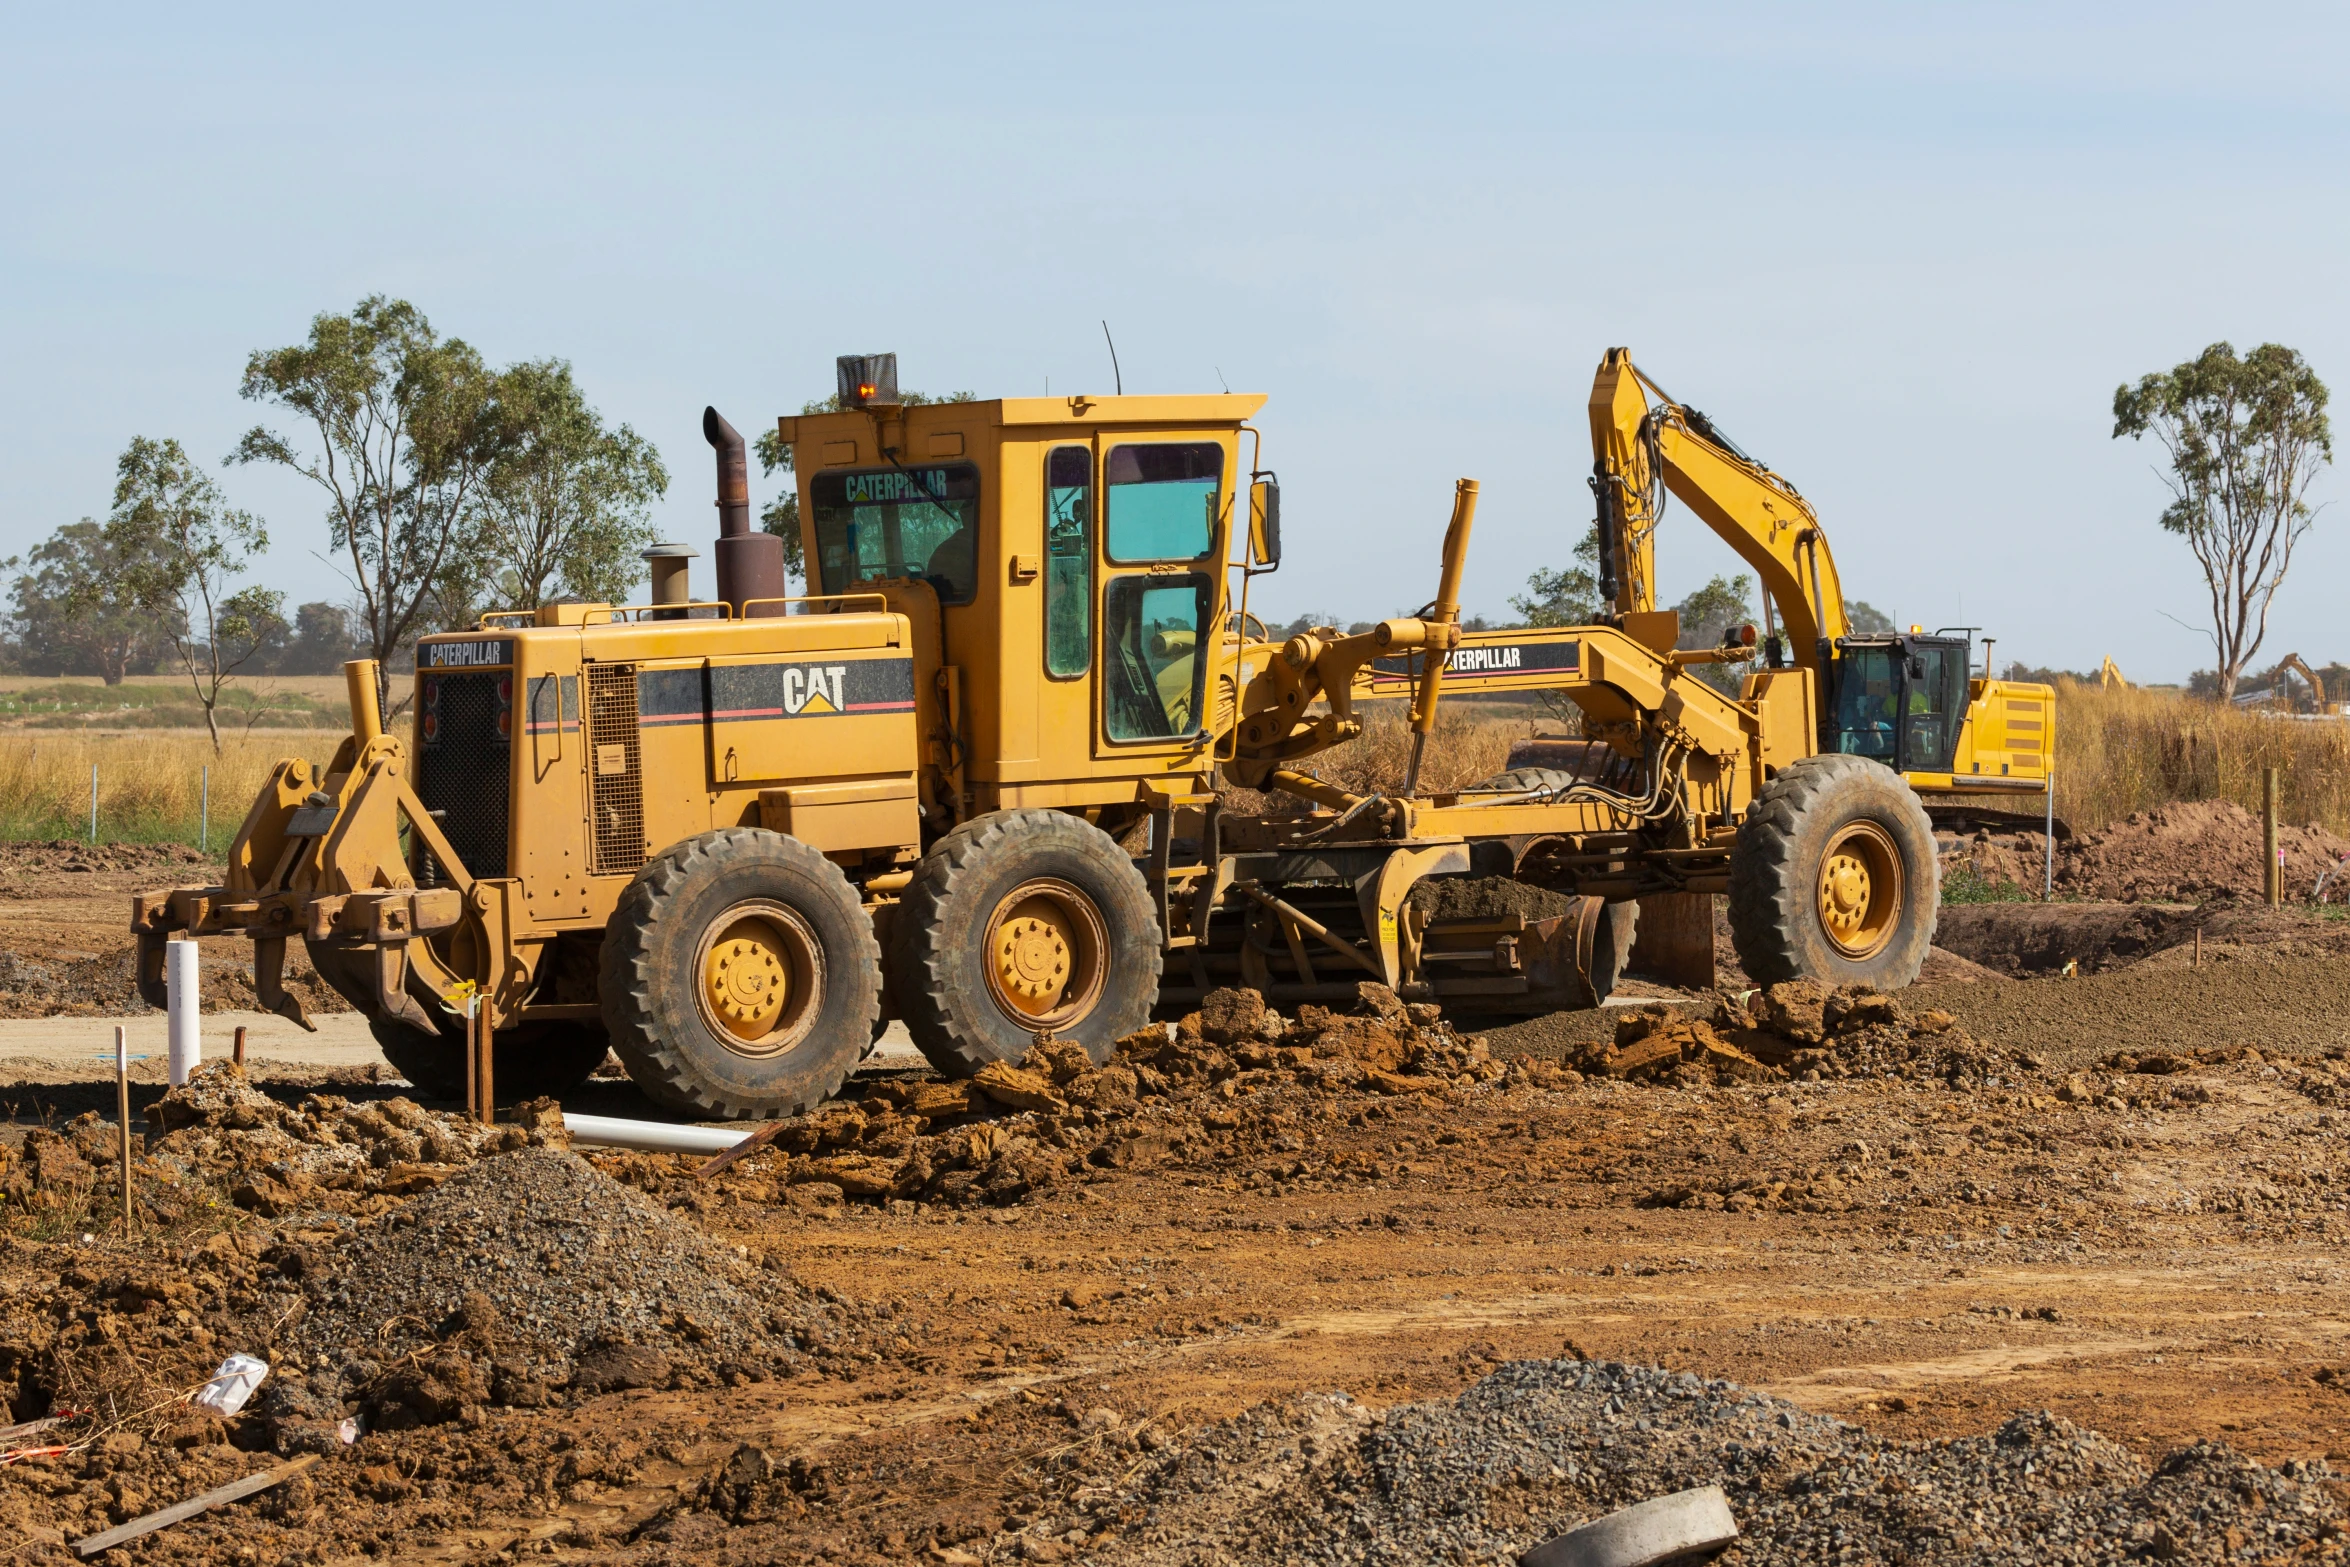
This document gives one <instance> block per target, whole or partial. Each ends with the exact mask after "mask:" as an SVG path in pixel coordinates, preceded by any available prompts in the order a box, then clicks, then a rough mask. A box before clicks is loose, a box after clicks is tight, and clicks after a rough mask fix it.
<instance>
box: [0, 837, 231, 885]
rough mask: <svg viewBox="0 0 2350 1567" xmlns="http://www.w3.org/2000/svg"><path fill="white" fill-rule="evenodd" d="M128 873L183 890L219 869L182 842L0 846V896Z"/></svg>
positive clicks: (17, 843)
mask: <svg viewBox="0 0 2350 1567" xmlns="http://www.w3.org/2000/svg"><path fill="white" fill-rule="evenodd" d="M131 872H136V873H138V874H140V875H144V876H152V877H155V878H157V881H156V885H158V886H175V887H187V886H194V885H196V884H197V883H199V882H208V881H216V880H218V879H219V872H220V864H219V862H218V861H216V860H214V859H213V858H212V857H211V856H210V855H205V854H198V853H197V852H196V851H195V850H194V849H192V848H190V847H188V846H187V845H186V844H184V843H85V842H82V841H80V840H78V839H74V838H52V839H49V840H48V841H46V842H41V841H36V840H31V839H23V840H18V841H15V842H0V897H10V896H22V895H23V894H22V893H20V892H18V891H17V890H16V888H17V887H18V886H19V885H20V884H22V883H24V882H27V881H30V880H34V879H37V878H40V877H46V876H78V875H89V874H93V873H95V874H98V875H108V876H112V875H121V874H125V873H131Z"/></svg>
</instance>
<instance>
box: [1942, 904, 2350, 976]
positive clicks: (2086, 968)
mask: <svg viewBox="0 0 2350 1567" xmlns="http://www.w3.org/2000/svg"><path fill="white" fill-rule="evenodd" d="M2198 937H2200V942H2198ZM1935 939H1936V940H1937V941H1939V942H1940V943H1942V944H1943V945H1944V946H1947V947H1949V948H1950V949H1951V950H1952V951H1954V952H1959V953H1963V954H1965V955H1966V957H1967V958H1969V959H1971V960H1973V961H1974V962H1976V963H1979V964H1981V965H1983V966H1985V967H1986V968H1989V969H1991V970H1995V971H1996V972H1997V973H1999V974H2002V975H2005V976H2007V977H2009V978H2022V977H2025V976H2029V975H2035V974H2061V973H2063V972H2065V971H2066V969H2067V968H2068V966H2069V967H2070V968H2071V969H2072V971H2074V972H2076V973H2082V974H2097V973H2104V972H2107V971H2109V970H2113V969H2119V968H2127V967H2129V966H2131V965H2133V964H2137V963H2158V964H2170V963H2186V964H2192V963H2194V962H2196V961H2197V957H2198V948H2200V960H2201V961H2202V962H2204V963H2206V964H2219V963H2236V962H2244V961H2265V962H2274V961H2280V960H2285V959H2292V958H2316V957H2341V956H2350V920H2344V919H2341V918H2339V917H2335V916H2328V915H2324V914H2318V913H2314V912H2312V911H2310V910H2308V909H2306V908H2290V907H2288V908H2279V909H2271V908H2268V907H2267V906H2265V905H2263V904H2257V903H2246V902H2243V901H2241V900H2237V899H2228V900H2225V901H2221V902H2215V903H2208V904H2201V905H2180V904H2162V903H1971V904H1953V905H1949V906H1947V907H1945V908H1944V909H1943V910H1942V922H1941V926H1940V928H1939V929H1938V930H1937V931H1936V933H1935ZM1940 982H1941V980H1940V979H1939V978H1938V977H1937V976H1935V975H1933V974H1930V973H1929V974H1925V975H1920V976H1919V983H1921V984H1935V983H1940Z"/></svg>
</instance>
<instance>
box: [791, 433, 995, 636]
mask: <svg viewBox="0 0 2350 1567" xmlns="http://www.w3.org/2000/svg"><path fill="white" fill-rule="evenodd" d="M808 499H809V501H810V503H811V504H812V506H813V507H814V510H815V513H816V570H817V576H818V579H819V580H820V581H821V583H822V584H823V591H824V592H826V593H840V592H844V591H846V590H847V588H848V586H849V584H850V583H852V582H861V581H868V580H871V579H873V578H877V577H920V578H922V579H923V580H924V581H926V582H928V583H929V584H930V585H931V587H932V588H934V589H935V590H937V593H938V601H939V602H940V603H942V604H968V603H970V602H971V601H972V600H973V599H974V598H976V597H978V595H979V469H978V467H977V466H976V465H974V464H971V463H947V464H944V465H931V466H925V467H920V468H882V469H877V470H874V471H871V472H866V473H820V474H817V475H816V476H815V477H814V478H813V479H810V480H809V481H808Z"/></svg>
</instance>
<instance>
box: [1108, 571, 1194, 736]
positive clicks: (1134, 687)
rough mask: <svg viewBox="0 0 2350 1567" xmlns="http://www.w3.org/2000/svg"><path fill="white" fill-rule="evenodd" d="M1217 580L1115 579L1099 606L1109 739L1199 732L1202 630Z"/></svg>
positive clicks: (1186, 577) (1190, 575) (1188, 575)
mask: <svg viewBox="0 0 2350 1567" xmlns="http://www.w3.org/2000/svg"><path fill="white" fill-rule="evenodd" d="M1214 597H1215V585H1214V579H1213V578H1210V577H1206V576H1201V575H1198V574H1196V573H1186V574H1184V575H1183V576H1179V577H1160V576H1147V577H1146V576H1133V577H1118V578H1114V579H1113V580H1112V581H1111V583H1110V591H1109V593H1108V594H1107V595H1106V596H1105V597H1104V599H1103V601H1102V666H1103V667H1102V681H1103V693H1102V707H1103V711H1104V715H1105V721H1106V723H1107V726H1108V728H1109V732H1110V738H1111V739H1113V740H1165V739H1171V738H1173V737H1175V736H1179V735H1189V734H1196V733H1198V732H1199V727H1200V720H1199V711H1200V676H1201V674H1202V673H1203V671H1204V670H1205V667H1206V664H1205V661H1204V660H1203V659H1201V658H1200V657H1199V643H1200V634H1201V631H1202V628H1204V627H1205V626H1206V625H1207V623H1208V613H1209V611H1210V609H1211V608H1212V607H1213V600H1214Z"/></svg>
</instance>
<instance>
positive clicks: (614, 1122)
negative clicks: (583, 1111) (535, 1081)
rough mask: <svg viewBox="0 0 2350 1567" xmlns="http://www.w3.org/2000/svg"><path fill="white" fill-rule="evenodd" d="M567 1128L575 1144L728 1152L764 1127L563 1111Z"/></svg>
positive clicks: (639, 1148) (672, 1151) (648, 1150)
mask: <svg viewBox="0 0 2350 1567" xmlns="http://www.w3.org/2000/svg"><path fill="white" fill-rule="evenodd" d="M563 1129H564V1130H565V1131H567V1132H569V1133H570V1134H571V1140H572V1141H573V1142H575V1143H587V1144H589V1145H591V1146H593V1147H597V1148H634V1149H637V1150H639V1151H640V1152H643V1153H724V1152H726V1151H727V1150H728V1149H730V1148H732V1147H734V1146H735V1144H737V1143H739V1142H742V1141H744V1140H745V1139H746V1138H751V1137H756V1136H757V1135H758V1134H759V1131H760V1128H758V1127H749V1128H736V1127H730V1126H677V1125H673V1124H672V1123H670V1122H667V1121H631V1120H627V1119H624V1118H623V1117H620V1116H614V1115H573V1114H571V1113H570V1112H569V1111H565V1112H564V1114H563Z"/></svg>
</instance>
